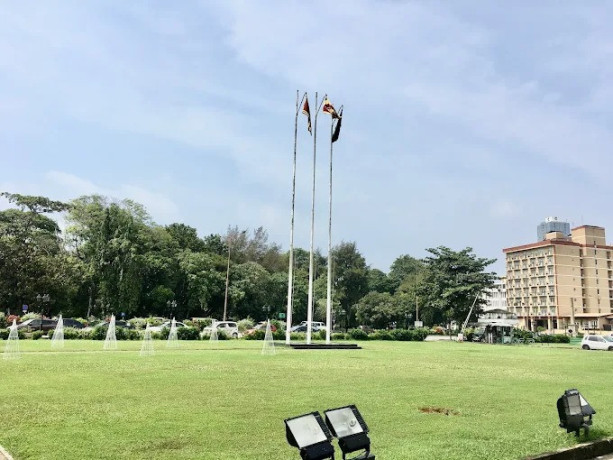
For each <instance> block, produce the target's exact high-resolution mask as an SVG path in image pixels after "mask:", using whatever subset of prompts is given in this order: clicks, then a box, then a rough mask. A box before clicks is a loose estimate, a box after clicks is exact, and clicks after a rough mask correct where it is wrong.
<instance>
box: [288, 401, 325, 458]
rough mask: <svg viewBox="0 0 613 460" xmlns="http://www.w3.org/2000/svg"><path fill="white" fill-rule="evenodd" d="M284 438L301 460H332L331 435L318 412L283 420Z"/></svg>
mask: <svg viewBox="0 0 613 460" xmlns="http://www.w3.org/2000/svg"><path fill="white" fill-rule="evenodd" d="M285 437H286V438H287V442H288V443H289V445H290V446H293V447H297V448H298V449H299V450H300V457H301V458H302V459H303V460H324V459H334V447H333V446H332V444H331V443H330V441H331V440H332V435H331V434H330V431H329V430H328V427H327V426H326V424H325V423H324V421H323V420H322V418H321V415H320V414H319V412H311V413H310V414H304V415H299V416H298V417H292V418H288V419H285Z"/></svg>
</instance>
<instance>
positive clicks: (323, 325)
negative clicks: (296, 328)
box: [300, 321, 326, 331]
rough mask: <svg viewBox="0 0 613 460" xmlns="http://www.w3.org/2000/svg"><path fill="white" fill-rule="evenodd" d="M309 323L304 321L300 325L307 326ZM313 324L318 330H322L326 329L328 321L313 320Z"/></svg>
mask: <svg viewBox="0 0 613 460" xmlns="http://www.w3.org/2000/svg"><path fill="white" fill-rule="evenodd" d="M307 323H308V321H302V322H301V323H300V325H301V326H306V325H307ZM311 324H312V325H313V329H315V328H317V330H318V331H321V330H322V329H323V330H324V331H325V330H326V323H322V322H321V321H311Z"/></svg>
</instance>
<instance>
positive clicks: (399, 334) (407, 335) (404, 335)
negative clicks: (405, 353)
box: [390, 329, 414, 342]
mask: <svg viewBox="0 0 613 460" xmlns="http://www.w3.org/2000/svg"><path fill="white" fill-rule="evenodd" d="M390 335H391V336H392V337H393V338H394V340H400V341H402V342H408V341H410V340H414V338H413V334H412V332H411V331H409V330H408V329H394V330H393V331H391V332H390Z"/></svg>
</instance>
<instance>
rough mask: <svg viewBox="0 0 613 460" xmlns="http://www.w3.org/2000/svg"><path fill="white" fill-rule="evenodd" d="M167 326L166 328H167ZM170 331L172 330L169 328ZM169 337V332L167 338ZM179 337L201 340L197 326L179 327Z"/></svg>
mask: <svg viewBox="0 0 613 460" xmlns="http://www.w3.org/2000/svg"><path fill="white" fill-rule="evenodd" d="M166 329H167V328H164V330H166ZM168 332H170V330H168ZM167 338H168V333H167V334H166V337H165V339H167ZM177 338H178V339H179V340H200V331H199V330H198V329H197V328H195V327H180V328H178V329H177Z"/></svg>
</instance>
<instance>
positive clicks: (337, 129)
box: [332, 105, 343, 142]
mask: <svg viewBox="0 0 613 460" xmlns="http://www.w3.org/2000/svg"><path fill="white" fill-rule="evenodd" d="M341 121H343V106H342V105H341V108H340V109H339V110H338V120H337V122H336V126H335V127H334V131H333V132H332V142H336V141H338V135H339V134H340V133H341Z"/></svg>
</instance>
